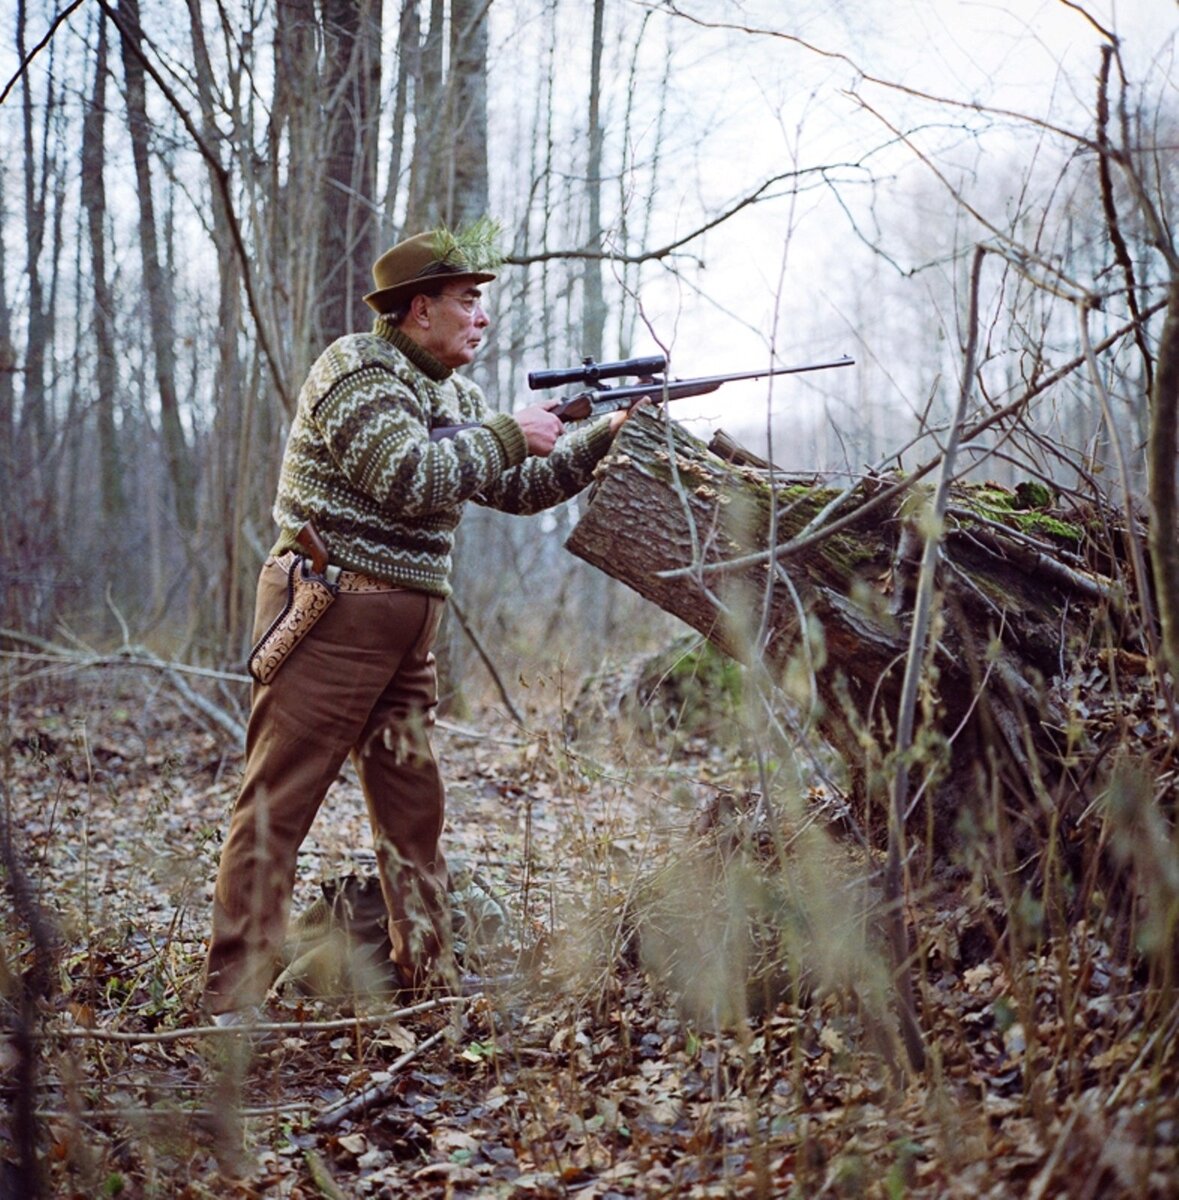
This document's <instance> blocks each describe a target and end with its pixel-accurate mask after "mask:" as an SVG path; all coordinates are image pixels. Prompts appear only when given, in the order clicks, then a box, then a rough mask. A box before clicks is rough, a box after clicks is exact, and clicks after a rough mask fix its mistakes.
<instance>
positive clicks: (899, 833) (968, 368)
mask: <svg viewBox="0 0 1179 1200" xmlns="http://www.w3.org/2000/svg"><path fill="white" fill-rule="evenodd" d="M986 254H987V251H986V247H984V246H976V247H975V250H974V259H973V262H972V263H971V270H970V296H969V304H968V312H967V322H968V324H967V334H966V354H965V361H964V362H963V364H962V386H961V388H960V390H959V392H958V407H957V411H956V412H955V414H954V421H953V424H952V425H951V427H950V437H949V441H948V442H947V443H946V448H945V451H944V452H943V454H942V464H941V472H940V474H939V476H938V481H937V487H936V488H935V490H934V494H933V500H932V503H931V507H930V512H929V515H928V519H927V521H926V522H925V524H926V527H927V530H928V532H927V533H926V536H925V547H924V549H923V551H922V554H921V569H920V571H919V573H918V576H917V596H916V599H915V601H914V604H913V624H912V627H911V629H910V631H909V653H908V656H907V658H906V660H905V676H904V679H903V681H902V683H901V694H900V698H899V700H898V702H897V739H896V762H897V767H896V776H895V777H894V779H893V794H892V808H891V812H890V814H889V823H888V867H887V870H886V872H885V895H886V899H887V900H888V903H889V908H890V914H889V929H890V935H891V939H890V940H891V943H892V952H893V959H892V965H893V971H894V973H895V975H896V980H897V989H898V992H899V995H900V1010H901V1030H902V1033H903V1035H904V1039H905V1048H906V1050H907V1051H908V1053H909V1061H910V1062H911V1063H912V1065H913V1067H914V1068H915V1069H916V1070H918V1071H920V1070H921V1069H922V1068H923V1067H924V1065H925V1048H924V1046H923V1044H922V1040H921V1029H920V1026H919V1025H918V1023H917V1014H916V1007H915V1004H914V1000H913V981H912V977H911V975H910V967H909V934H908V930H907V929H906V928H905V914H904V911H903V908H902V905H903V903H904V896H905V887H904V876H903V870H902V865H901V860H902V858H903V857H904V838H905V810H906V809H907V807H908V804H909V751H910V749H911V747H912V744H913V726H914V723H915V718H916V710H917V689H918V687H919V685H920V682H921V674H922V671H923V670H924V669H925V660H926V653H927V649H928V647H927V644H926V643H927V641H928V639H929V627H930V623H931V620H932V617H933V600H934V589H935V586H936V582H937V563H938V557H939V556H940V554H941V544H942V539H943V538H944V536H945V531H944V529H943V523H944V521H945V513H946V506H947V504H948V501H949V492H950V480H951V477H952V476H953V473H954V459H955V457H956V456H957V453H958V447H959V445H960V444H961V438H962V426H963V425H964V424H965V422H966V408H967V405H968V404H969V402H970V392H971V389H972V388H973V386H974V364H975V355H976V354H977V352H978V292H979V281H980V278H981V276H982V264H983V260H984V258H986Z"/></svg>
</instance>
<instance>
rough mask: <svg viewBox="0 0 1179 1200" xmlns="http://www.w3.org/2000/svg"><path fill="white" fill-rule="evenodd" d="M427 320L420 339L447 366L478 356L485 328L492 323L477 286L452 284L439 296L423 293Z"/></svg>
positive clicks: (421, 324)
mask: <svg viewBox="0 0 1179 1200" xmlns="http://www.w3.org/2000/svg"><path fill="white" fill-rule="evenodd" d="M422 300H424V301H425V304H424V305H423V308H422V315H423V317H424V320H423V321H421V322H420V323H419V328H420V329H421V336H420V337H419V338H418V339H417V340H418V341H420V342H421V344H422V346H424V347H425V349H427V350H429V351H430V353H431V354H433V355H434V357H435V358H436V359H437V360H438V361H439V362H440V363H442V365H443V366H445V367H451V368H454V367H463V366H466V364H467V363H469V362H471V361H472V360H473V359H474V357H475V352H476V351H477V350H478V349H479V343H480V342H482V341H483V331H484V330H485V329H486V328H487V327H488V326H489V325H490V324H491V322H490V321H489V320H488V318H487V314H486V313H485V312H484V311H483V304H482V293H481V292H480V291H479V289H478V288H477V287H467V288H464V287H461V286H459V287H450V288H447V289H446V290H445V291H444V292H442V294H441V295H438V296H423V297H422Z"/></svg>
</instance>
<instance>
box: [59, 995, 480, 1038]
mask: <svg viewBox="0 0 1179 1200" xmlns="http://www.w3.org/2000/svg"><path fill="white" fill-rule="evenodd" d="M472 999H474V997H472V996H439V997H437V998H436V999H434V1000H424V1001H422V1003H421V1004H412V1005H410V1006H409V1007H408V1008H395V1009H393V1010H392V1011H391V1012H379V1013H367V1014H365V1015H364V1016H359V1015H358V1016H355V1017H341V1018H339V1019H335V1020H331V1021H259V1022H258V1023H257V1024H256V1025H191V1026H188V1027H186V1028H184V1029H164V1030H161V1031H160V1032H159V1033H123V1032H121V1031H120V1030H117V1029H94V1028H87V1029H57V1030H46V1031H44V1032H42V1033H41V1034H40V1035H39V1036H40V1037H41V1038H43V1039H58V1040H62V1041H96V1042H129V1043H131V1044H132V1045H149V1044H151V1043H157V1042H177V1041H180V1040H181V1039H182V1038H190V1037H208V1036H213V1037H218V1036H220V1037H224V1036H226V1035H227V1034H228V1035H235V1034H241V1033H243V1032H247V1033H324V1032H328V1031H331V1030H334V1029H355V1028H356V1027H357V1026H358V1025H381V1024H383V1023H384V1022H385V1021H396V1020H400V1019H401V1018H402V1017H415V1016H417V1015H418V1014H420V1013H427V1012H434V1011H435V1010H436V1009H439V1008H446V1007H447V1006H448V1005H452V1004H466V1003H467V1001H468V1000H472Z"/></svg>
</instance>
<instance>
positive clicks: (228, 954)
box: [205, 561, 449, 1013]
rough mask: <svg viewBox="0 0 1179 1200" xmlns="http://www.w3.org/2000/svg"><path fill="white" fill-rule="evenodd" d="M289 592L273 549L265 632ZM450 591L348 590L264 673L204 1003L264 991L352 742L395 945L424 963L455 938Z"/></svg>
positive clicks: (244, 999)
mask: <svg viewBox="0 0 1179 1200" xmlns="http://www.w3.org/2000/svg"><path fill="white" fill-rule="evenodd" d="M285 596H286V575H285V573H284V572H283V570H282V568H281V567H279V566H277V565H275V564H274V562H273V561H268V562H267V563H266V565H265V566H264V567H263V568H262V574H261V576H260V578H259V581H258V599H257V608H256V611H255V617H254V629H255V637H257V636H260V635H261V633H262V632H263V631H264V630H265V629H266V628H267V627H268V626H269V625H270V623H271V621H272V620H273V619H274V617H275V616H276V614H277V613H278V612H279V611H280V609H281V608H282V605H283V603H284V600H285ZM442 607H443V601H442V600H441V599H440V598H439V597H437V596H431V595H428V594H426V593H424V592H412V591H389V592H363V593H354V592H341V594H340V595H339V596H338V597H337V598H336V601H335V603H334V604H333V605H332V606H331V607H330V608H329V609H328V610H327V612H326V613H324V615H323V616H322V617H320V619H319V620H318V622H316V624H315V626H314V627H313V628H312V629H311V631H310V632H309V633H308V634H307V636H306V637H305V638H304V639H303V641H302V642H301V643H300V644H299V645H298V646H297V647H296V648H295V650H294V651H293V653H292V654H291V656H290V657H289V658H288V659H287V661H286V662H285V663H284V664H283V665H282V667H281V668H280V670H279V672H278V674H277V675H276V676H275V678H274V679H273V680H272V681H271V683H269V684H267V685H265V686H263V685H260V684H255V685H254V690H253V696H252V707H251V712H250V723H249V730H248V733H247V737H246V762H245V774H244V778H243V780H242V786H241V790H240V792H239V794H238V799H237V805H236V807H235V808H234V811H233V817H232V820H231V822H230V826H229V833H228V835H227V836H226V839H225V844H224V846H223V847H222V850H221V863H220V867H219V868H218V872H217V884H216V888H215V891H214V895H213V930H212V938H211V940H210V943H209V954H208V961H207V964H206V982H205V1005H206V1007H207V1009H208V1011H209V1012H211V1013H220V1012H225V1011H228V1010H231V1009H235V1008H242V1007H245V1006H247V1005H250V1004H257V1003H260V1002H261V1001H262V1000H263V999H264V998H265V995H266V992H267V990H268V988H269V985H270V982H271V980H272V979H273V976H274V970H275V965H276V962H277V959H278V955H279V952H280V950H281V947H282V941H283V937H284V935H285V931H286V925H287V918H288V915H289V911H290V904H291V893H292V890H293V888H294V882H295V860H296V855H297V854H298V851H299V847H300V845H301V844H302V842H303V839H304V838H305V837H306V836H307V832H308V830H309V829H310V828H311V823H312V821H313V820H314V818H315V814H316V813H317V812H318V811H319V807H320V804H321V803H322V801H323V798H324V795H325V794H326V793H327V790H328V788H329V786H330V785H331V783H332V781H333V780H334V779H335V778H336V776H337V775H338V774H339V771H340V768H341V766H342V765H343V763H344V760H345V758H347V757H348V756H349V755H350V756H351V758H352V762H353V764H354V766H355V768H356V772H357V774H358V776H359V778H360V784H361V787H362V789H363V791H364V797H365V801H366V804H367V807H368V816H369V822H370V824H371V826H372V830H373V839H374V843H375V848H376V855H377V869H378V872H379V874H380V879H381V887H382V890H383V892H384V894H385V903H386V905H387V906H388V909H389V913H390V918H389V936H390V940H391V941H392V944H393V950H392V954H391V957H392V959H393V961H394V962H395V963H397V964H398V965H399V966H400V967H402V968H403V974H406V973H408V974H409V975H411V976H417V975H420V974H421V973H422V972H423V971H425V970H427V969H428V968H429V967H430V965H431V964H432V963H433V962H434V961H435V960H436V959H437V958H438V957H439V956H440V955H441V954H442V953H443V952H444V950H445V948H446V946H447V944H448V929H449V915H448V913H447V907H446V883H447V875H446V863H445V860H444V859H443V856H442V852H441V849H440V847H439V837H440V835H441V833H442V823H443V815H444V792H443V787H442V780H441V776H440V775H439V772H438V765H437V762H436V761H435V758H434V754H433V751H432V750H431V748H430V741H429V736H428V730H429V726H430V724H431V723H432V720H433V710H434V706H435V704H436V703H437V699H438V696H437V679H436V675H435V669H434V655H433V654H432V653H431V647H432V646H433V644H434V638H435V635H436V634H437V632H438V623H439V621H440V619H441V616H442Z"/></svg>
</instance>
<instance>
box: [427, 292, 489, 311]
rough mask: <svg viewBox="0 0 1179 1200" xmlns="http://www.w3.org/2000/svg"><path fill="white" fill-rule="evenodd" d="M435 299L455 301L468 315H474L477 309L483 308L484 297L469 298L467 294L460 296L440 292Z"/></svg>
mask: <svg viewBox="0 0 1179 1200" xmlns="http://www.w3.org/2000/svg"><path fill="white" fill-rule="evenodd" d="M434 298H435V299H436V300H453V301H454V302H455V303H456V304H457V305H458V306H459V308H461V309H462V310H463V312H466V313H473V312H474V311H475V310H476V309H477V308H482V307H483V297H482V296H468V295H466V294H465V293H464V294H462V295H460V294H459V293H457V292H439V293H438V295H437V296H435V297H434Z"/></svg>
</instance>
